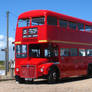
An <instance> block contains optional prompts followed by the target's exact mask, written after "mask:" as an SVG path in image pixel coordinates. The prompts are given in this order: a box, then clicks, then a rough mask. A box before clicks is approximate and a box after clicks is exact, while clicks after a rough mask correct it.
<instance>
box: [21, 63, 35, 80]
mask: <svg viewBox="0 0 92 92" xmlns="http://www.w3.org/2000/svg"><path fill="white" fill-rule="evenodd" d="M20 75H21V77H22V78H36V67H35V66H29V65H26V66H22V67H21V70H20Z"/></svg>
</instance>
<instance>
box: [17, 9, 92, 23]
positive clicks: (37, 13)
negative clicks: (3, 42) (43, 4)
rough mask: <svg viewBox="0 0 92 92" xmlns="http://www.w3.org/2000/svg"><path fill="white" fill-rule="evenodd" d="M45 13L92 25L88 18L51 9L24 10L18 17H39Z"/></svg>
mask: <svg viewBox="0 0 92 92" xmlns="http://www.w3.org/2000/svg"><path fill="white" fill-rule="evenodd" d="M45 15H47V16H48V15H49V16H55V17H57V18H60V19H63V20H67V21H71V22H77V23H83V24H86V25H92V22H89V21H86V20H83V19H79V18H76V17H72V16H68V15H64V14H61V13H56V12H53V11H50V10H31V11H28V12H24V13H22V14H20V16H19V17H18V19H21V18H29V17H39V16H45Z"/></svg>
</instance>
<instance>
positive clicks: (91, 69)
mask: <svg viewBox="0 0 92 92" xmlns="http://www.w3.org/2000/svg"><path fill="white" fill-rule="evenodd" d="M88 76H90V77H92V64H90V65H88Z"/></svg>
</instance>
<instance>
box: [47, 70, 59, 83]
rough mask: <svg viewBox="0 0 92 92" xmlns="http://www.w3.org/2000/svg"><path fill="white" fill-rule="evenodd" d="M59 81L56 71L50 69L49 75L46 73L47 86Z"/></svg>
mask: <svg viewBox="0 0 92 92" xmlns="http://www.w3.org/2000/svg"><path fill="white" fill-rule="evenodd" d="M58 80H59V74H58V71H57V70H56V69H54V70H53V69H50V71H49V73H48V83H49V84H54V83H57V82H58Z"/></svg>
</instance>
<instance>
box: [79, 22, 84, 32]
mask: <svg viewBox="0 0 92 92" xmlns="http://www.w3.org/2000/svg"><path fill="white" fill-rule="evenodd" d="M78 30H80V31H84V24H81V23H78Z"/></svg>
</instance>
